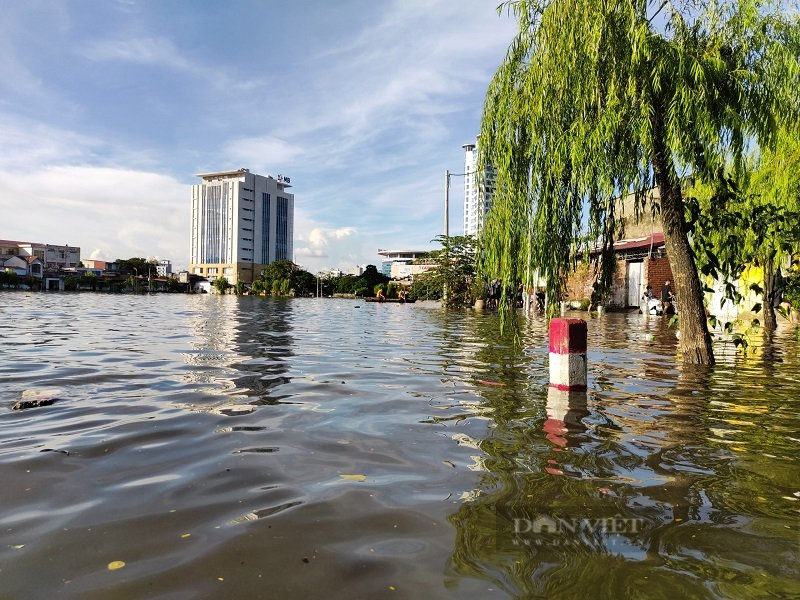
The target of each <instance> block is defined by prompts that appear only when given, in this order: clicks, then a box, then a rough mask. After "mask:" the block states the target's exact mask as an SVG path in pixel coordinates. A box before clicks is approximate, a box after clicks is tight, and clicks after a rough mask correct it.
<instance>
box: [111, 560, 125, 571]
mask: <svg viewBox="0 0 800 600" xmlns="http://www.w3.org/2000/svg"><path fill="white" fill-rule="evenodd" d="M124 566H125V563H124V562H123V561H121V560H112V561H111V562H110V563H108V570H109V571H116V570H117V569H121V568H122V567H124Z"/></svg>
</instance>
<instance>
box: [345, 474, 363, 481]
mask: <svg viewBox="0 0 800 600" xmlns="http://www.w3.org/2000/svg"><path fill="white" fill-rule="evenodd" d="M339 477H341V478H342V479H349V480H351V481H366V480H367V476H366V475H339Z"/></svg>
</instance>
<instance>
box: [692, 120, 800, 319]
mask: <svg viewBox="0 0 800 600" xmlns="http://www.w3.org/2000/svg"><path fill="white" fill-rule="evenodd" d="M799 135H800V131H795V132H789V131H781V132H780V133H779V134H778V137H777V140H778V142H777V144H776V146H775V148H774V149H767V150H764V151H763V152H759V153H757V154H753V155H752V156H751V157H750V158H749V160H747V161H746V162H745V165H744V169H743V170H740V171H739V172H731V173H728V174H726V175H723V176H721V177H719V178H718V179H717V181H714V182H711V183H707V182H697V183H696V185H695V186H693V187H692V188H691V189H689V190H687V194H688V195H689V197H688V198H687V199H686V204H687V207H688V211H687V212H688V214H689V217H688V224H689V229H690V231H691V237H692V246H693V250H694V253H695V257H696V260H697V264H698V266H699V268H700V272H701V273H702V274H705V275H712V276H713V277H714V278H715V279H717V280H721V281H722V283H723V289H724V290H725V296H724V299H723V302H725V301H727V300H732V301H733V302H734V303H739V302H741V301H742V299H743V296H742V293H741V291H740V290H739V289H738V285H737V282H738V280H739V279H740V278H741V276H742V275H743V273H744V272H745V269H747V268H748V267H751V266H758V267H760V268H761V269H762V270H763V274H764V275H763V277H764V279H763V287H761V286H759V285H757V284H755V283H754V284H752V285H751V286H750V289H752V290H754V291H756V292H757V293H758V294H759V295H760V296H761V301H760V302H758V303H757V304H756V305H755V306H753V307H752V310H753V312H756V313H757V312H760V311H761V310H762V309H763V316H764V327H765V328H766V329H767V330H774V329H775V328H776V327H777V320H776V317H775V305H776V304H777V301H778V300H779V299H780V295H781V292H782V283H781V281H782V277H781V275H780V270H781V265H782V264H784V263H786V262H787V259H790V258H791V257H792V256H794V255H795V254H797V252H798V251H800V137H798V136H799ZM718 308H720V306H711V307H710V309H711V312H712V313H714V312H715V311H716V310H717V309H718Z"/></svg>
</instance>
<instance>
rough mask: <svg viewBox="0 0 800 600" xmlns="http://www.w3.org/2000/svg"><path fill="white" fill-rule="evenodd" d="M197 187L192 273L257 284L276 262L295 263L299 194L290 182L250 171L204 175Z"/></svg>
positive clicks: (190, 260)
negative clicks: (290, 190) (292, 192)
mask: <svg viewBox="0 0 800 600" xmlns="http://www.w3.org/2000/svg"><path fill="white" fill-rule="evenodd" d="M197 176H198V177H200V178H201V179H202V183H199V184H197V185H193V186H192V221H191V249H190V253H189V256H190V258H189V272H190V273H192V274H195V275H203V276H205V277H208V278H209V279H216V278H217V277H219V276H223V277H225V278H226V279H227V280H228V281H229V282H230V283H233V284H235V283H237V282H239V281H241V282H244V283H252V282H253V280H254V279H257V278H258V276H259V275H260V274H261V271H262V269H264V267H266V266H267V265H268V264H269V263H271V262H274V261H276V260H292V254H293V239H294V194H291V193H289V192H287V191H286V189H287V188H289V187H291V186H290V185H289V183H290V181H289V178H288V177H283V176H282V175H278V178H277V179H274V178H273V177H272V176H269V175H268V176H266V177H264V176H263V175H256V174H255V173H251V172H250V171H249V170H248V169H239V170H237V171H222V172H219V173H201V174H199V175H197Z"/></svg>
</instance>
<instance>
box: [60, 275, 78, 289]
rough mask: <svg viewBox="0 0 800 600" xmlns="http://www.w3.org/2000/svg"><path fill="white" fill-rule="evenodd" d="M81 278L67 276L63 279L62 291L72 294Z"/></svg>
mask: <svg viewBox="0 0 800 600" xmlns="http://www.w3.org/2000/svg"><path fill="white" fill-rule="evenodd" d="M80 281H81V278H80V277H77V276H75V275H67V276H66V277H64V289H65V290H67V291H68V292H74V291H75V290H77V289H78V284H79V283H80Z"/></svg>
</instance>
